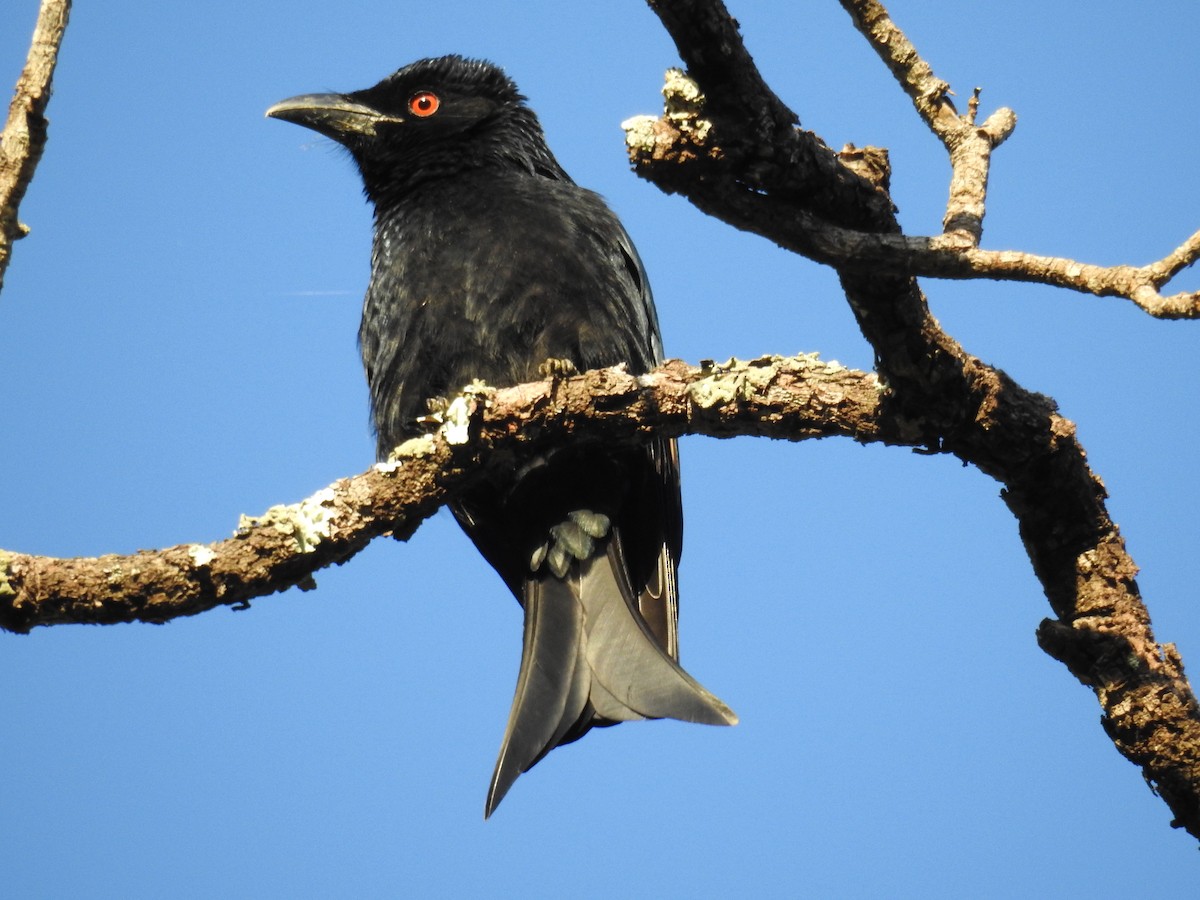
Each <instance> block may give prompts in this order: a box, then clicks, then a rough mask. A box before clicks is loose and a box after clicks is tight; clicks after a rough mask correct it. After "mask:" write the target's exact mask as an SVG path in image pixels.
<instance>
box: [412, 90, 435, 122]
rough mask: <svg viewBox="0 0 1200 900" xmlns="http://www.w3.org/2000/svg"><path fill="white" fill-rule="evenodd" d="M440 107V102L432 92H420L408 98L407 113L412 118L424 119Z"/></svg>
mask: <svg viewBox="0 0 1200 900" xmlns="http://www.w3.org/2000/svg"><path fill="white" fill-rule="evenodd" d="M441 105H442V101H441V100H439V99H438V95H437V94H435V93H433V91H421V92H420V93H419V94H413V95H412V97H410V98H409V101H408V111H409V112H411V113H412V114H413V115H414V116H419V117H420V118H422V119H424V118H426V117H427V116H432V115H433V114H434V113H435V112H437V111H438V107H439V106H441Z"/></svg>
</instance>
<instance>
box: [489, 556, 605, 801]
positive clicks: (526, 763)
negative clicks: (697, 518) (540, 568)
mask: <svg viewBox="0 0 1200 900" xmlns="http://www.w3.org/2000/svg"><path fill="white" fill-rule="evenodd" d="M583 626H584V623H583V609H582V607H580V605H579V604H578V603H577V602H575V600H574V598H573V594H572V592H571V591H570V590H569V588H568V587H567V585H566V584H565V583H564V582H561V581H558V580H557V579H554V578H546V579H542V580H539V581H531V582H530V583H529V585H527V588H526V592H525V639H524V642H523V644H522V648H521V672H520V675H519V676H518V677H517V690H516V693H515V694H514V695H513V704H512V710H511V712H510V713H509V716H508V726H507V727H506V728H505V731H504V741H503V743H502V744H501V747H500V756H499V758H498V759H497V760H496V769H495V772H494V773H493V774H492V783H491V787H490V788H489V789H488V796H487V803H486V805H485V807H484V814H483V815H484V818H485V819H486V818H488V817H489V816H491V814H492V811H493V810H495V808H496V807H497V806H498V805H499V803H500V801H501V800H503V799H504V795H505V794H507V793H508V789H509V788H511V787H512V786H513V782H515V781H516V780H517V776H519V775H520V774H521V773H522V772H524V771H526V770H527V769H529V767H530V766H532V765H533V764H534V763H535V762H537V761H538V760H539V759H541V758H542V756H544V755H545V754H546V753H547V752H548V751H549V750H551V749H553V748H554V747H556V746H558V744H559V743H561V742H562V739H563V737H564V735H565V734H566V733H567V732H568V731H569V730H570V728H571V727H572V726H573V725H574V724H575V723H576V722H577V721H578V720H579V718H580V716H581V715H582V714H583V710H584V707H585V706H586V705H587V698H588V686H589V681H590V680H589V676H588V664H587V659H586V658H585V657H584V654H583V653H582V650H583V641H584V637H583Z"/></svg>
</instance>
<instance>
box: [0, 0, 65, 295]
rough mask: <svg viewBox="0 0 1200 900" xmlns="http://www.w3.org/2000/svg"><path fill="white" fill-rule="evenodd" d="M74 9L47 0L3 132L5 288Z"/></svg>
mask: <svg viewBox="0 0 1200 900" xmlns="http://www.w3.org/2000/svg"><path fill="white" fill-rule="evenodd" d="M70 12H71V0H42V5H41V7H40V8H39V10H38V19H37V24H36V25H35V26H34V29H33V42H32V43H31V44H30V47H29V56H28V57H27V58H26V61H25V68H24V69H23V70H22V71H21V75H20V77H19V78H18V79H17V87H16V92H15V94H14V96H13V99H12V103H11V104H10V105H9V107H8V121H7V122H6V123H5V125H4V131H3V132H0V289H2V288H3V287H4V273H5V271H6V270H7V269H8V261H9V259H11V257H12V245H13V241H16V240H18V239H19V238H21V237H24V235H25V232H26V229H25V227H24V226H23V225H21V223H20V222H19V221H18V219H17V211H18V209H19V207H20V205H21V200H22V199H23V198H24V196H25V190H26V189H27V188H28V187H29V183H30V181H32V180H33V173H34V170H35V169H36V168H37V164H38V162H39V161H40V160H41V158H42V150H43V148H44V147H45V146H46V128H47V122H46V117H45V112H46V104H48V103H49V102H50V82H51V79H52V78H53V76H54V66H55V64H56V63H57V62H58V48H59V45H60V44H61V43H62V37H63V33H64V32H65V31H66V28H67V17H68V16H69V15H70Z"/></svg>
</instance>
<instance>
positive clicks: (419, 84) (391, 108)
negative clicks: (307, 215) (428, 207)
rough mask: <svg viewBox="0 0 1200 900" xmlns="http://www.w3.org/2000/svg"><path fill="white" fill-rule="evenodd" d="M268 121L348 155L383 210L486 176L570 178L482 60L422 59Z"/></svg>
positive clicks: (283, 109) (302, 101) (287, 104)
mask: <svg viewBox="0 0 1200 900" xmlns="http://www.w3.org/2000/svg"><path fill="white" fill-rule="evenodd" d="M267 115H268V116H270V117H271V118H275V119H283V120H285V121H288V122H295V123H296V124H297V125H303V126H305V127H306V128H311V129H313V130H314V131H317V132H320V133H321V134H323V135H325V136H326V137H330V138H332V139H333V140H335V141H337V142H338V143H339V144H341V145H342V146H344V147H345V148H346V149H347V150H349V151H350V154H351V156H353V157H354V160H355V162H357V163H358V167H359V169H360V170H361V172H362V175H363V181H364V183H365V186H366V190H367V194H368V195H369V196H371V198H372V199H373V200H375V201H376V202H378V201H379V200H380V199H382V198H381V193H383V192H389V191H394V190H403V189H405V188H409V187H412V186H414V185H416V184H419V183H420V182H422V181H426V180H429V179H432V178H439V177H444V176H446V175H447V174H457V173H460V172H463V171H466V170H469V169H473V168H479V167H485V166H495V167H500V168H515V169H517V170H520V171H525V172H528V173H530V174H535V175H543V176H545V177H550V178H565V177H566V175H565V173H563V171H562V169H561V168H560V167H559V165H558V163H557V162H556V161H555V160H554V157H553V155H552V154H551V153H550V151H549V149H548V148H547V147H546V142H545V138H544V137H543V135H542V129H541V126H540V125H539V124H538V121H537V116H535V115H534V113H533V111H532V110H531V109H529V107H528V106H526V105H525V98H524V97H523V96H522V95H521V93H520V92H519V91H518V90H517V86H516V85H515V84H514V83H513V81H512V79H511V78H509V77H508V76H507V75H506V74H505V73H504V71H503V70H502V69H500V68H499V67H498V66H495V65H493V64H492V63H489V62H485V61H482V60H474V59H466V58H464V57H461V56H442V57H437V58H434V59H422V60H419V61H417V62H414V63H411V64H410V65H407V66H405V67H404V68H402V69H400V70H398V71H397V72H395V73H394V74H392V75H390V76H388V77H387V78H385V79H384V80H383V81H381V82H379V83H378V84H376V85H375V86H374V87H369V88H366V89H365V90H361V91H352V92H351V93H348V94H301V95H300V96H297V97H290V98H288V99H287V100H283V101H282V102H280V103H276V104H275V105H274V106H272V107H271V108H270V109H268V110H267Z"/></svg>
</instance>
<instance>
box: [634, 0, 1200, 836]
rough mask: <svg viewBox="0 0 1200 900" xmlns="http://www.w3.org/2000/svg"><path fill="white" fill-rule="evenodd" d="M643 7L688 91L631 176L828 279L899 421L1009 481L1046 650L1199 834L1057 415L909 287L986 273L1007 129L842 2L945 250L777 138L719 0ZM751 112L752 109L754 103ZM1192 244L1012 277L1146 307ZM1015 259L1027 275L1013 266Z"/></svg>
mask: <svg viewBox="0 0 1200 900" xmlns="http://www.w3.org/2000/svg"><path fill="white" fill-rule="evenodd" d="M649 2H650V6H651V8H653V9H654V11H655V12H657V13H658V14H659V17H660V18H661V19H662V21H663V24H664V25H665V26H666V27H667V30H668V31H669V32H670V33H671V35H672V37H673V38H674V39H675V43H676V47H677V49H678V51H679V54H680V57H681V58H682V59H683V61H684V63H685V64H686V66H687V70H688V71H687V76H688V77H683V76H681V74H680V73H671V74H670V75H669V76H668V89H667V92H666V93H667V107H666V111H665V113H664V115H663V117H662V118H660V119H657V120H649V119H645V118H643V119H638V120H632V121H631V122H630V123H627V131H628V135H629V137H628V144H629V149H630V157H631V159H632V161H633V164H634V168H635V171H637V173H638V174H639V175H641V176H642V177H644V178H646V179H648V180H650V181H652V182H653V183H655V184H657V185H658V186H659V187H661V188H662V189H663V190H666V191H669V192H673V193H680V194H683V195H684V196H686V197H687V198H688V199H689V200H690V201H692V202H693V203H694V204H695V205H696V206H698V207H699V208H700V209H702V210H703V211H704V212H706V213H708V214H710V215H713V216H716V217H717V218H720V219H723V220H724V221H726V222H728V223H729V224H731V225H734V226H736V227H739V228H743V229H746V230H749V231H753V232H756V233H758V234H761V235H763V236H765V237H768V238H770V239H771V240H773V241H775V242H776V243H778V244H780V245H781V246H784V247H787V248H789V249H792V250H795V251H796V252H799V253H802V254H804V255H807V256H810V257H812V258H814V259H817V260H819V261H822V262H827V263H829V264H831V265H833V266H834V267H835V268H836V269H837V271H838V273H839V275H840V278H841V283H842V286H843V287H844V289H845V291H846V297H847V300H848V301H849V303H850V307H851V309H852V310H853V311H854V314H855V316H856V318H857V320H858V324H859V327H860V329H861V331H862V333H863V336H864V337H865V338H866V339H867V340H868V341H869V342H870V343H871V346H872V347H873V348H874V350H875V354H876V359H877V361H878V370H877V371H878V374H879V376H880V379H881V381H882V382H883V383H885V384H886V385H887V386H888V388H889V399H890V402H891V403H892V404H894V410H895V412H896V414H897V415H898V416H900V417H901V418H903V420H904V421H906V422H910V423H914V425H915V426H916V427H915V431H917V432H920V433H922V434H923V435H924V436H925V440H927V441H928V442H929V446H930V447H931V449H936V450H938V451H941V452H948V453H953V454H954V455H955V456H957V457H959V458H960V459H962V460H963V461H964V462H968V463H970V464H972V465H975V466H976V467H978V468H979V469H980V470H981V471H983V472H985V473H987V474H988V475H990V476H992V477H993V478H995V479H996V480H998V481H1000V482H1001V483H1002V484H1003V485H1004V492H1003V495H1004V499H1005V502H1006V503H1007V504H1008V507H1009V509H1011V510H1012V512H1013V514H1014V515H1015V516H1016V518H1017V521H1018V525H1019V528H1020V532H1021V537H1022V540H1023V541H1024V544H1025V548H1026V550H1027V552H1028V554H1029V558H1030V560H1031V562H1032V564H1033V568H1034V571H1035V573H1036V574H1037V577H1038V578H1039V579H1040V581H1041V583H1042V586H1043V588H1044V590H1045V592H1046V597H1047V599H1048V600H1049V601H1050V606H1051V608H1052V609H1053V611H1054V614H1055V615H1056V616H1057V619H1056V620H1050V621H1047V622H1044V623H1043V624H1042V626H1041V628H1040V630H1039V640H1040V643H1041V645H1042V646H1043V647H1044V648H1045V649H1046V650H1047V652H1049V653H1051V655H1053V656H1054V657H1055V658H1057V659H1059V660H1061V661H1063V662H1064V663H1065V664H1066V665H1067V666H1068V668H1069V669H1070V671H1071V672H1072V674H1074V675H1075V676H1076V677H1077V678H1078V679H1079V680H1080V681H1082V682H1083V683H1084V684H1087V685H1089V686H1090V687H1092V688H1093V689H1094V690H1095V693H1096V697H1097V699H1098V700H1099V701H1100V705H1101V708H1102V709H1103V711H1104V719H1103V721H1104V727H1105V730H1106V731H1107V733H1108V735H1109V737H1111V738H1112V740H1113V742H1114V743H1115V744H1116V746H1117V749H1118V750H1120V752H1121V753H1122V754H1124V755H1125V756H1126V757H1127V758H1128V759H1129V760H1131V761H1132V762H1134V763H1136V764H1137V765H1139V766H1141V767H1142V771H1143V774H1144V776H1145V778H1146V780H1147V782H1148V783H1150V784H1151V785H1152V786H1153V787H1154V788H1155V789H1156V790H1157V791H1158V792H1159V794H1161V795H1162V797H1163V799H1164V800H1166V802H1167V804H1168V805H1169V806H1170V807H1171V809H1172V811H1173V812H1174V814H1175V820H1174V822H1173V824H1174V825H1176V826H1179V827H1184V828H1187V829H1188V831H1189V832H1191V834H1193V835H1194V836H1197V837H1200V799H1198V798H1200V709H1198V707H1197V703H1196V699H1195V696H1194V695H1193V693H1192V691H1191V687H1190V686H1189V684H1188V682H1187V680H1186V678H1185V677H1184V674H1183V667H1182V664H1181V662H1180V660H1179V657H1178V654H1177V653H1176V652H1175V650H1174V648H1173V647H1172V646H1170V645H1167V646H1165V647H1163V646H1160V645H1159V644H1158V643H1157V642H1156V641H1155V638H1154V635H1153V632H1152V631H1151V629H1150V617H1149V614H1148V613H1147V611H1146V608H1145V606H1144V605H1143V604H1142V601H1141V598H1140V596H1139V594H1138V589H1137V583H1136V581H1135V580H1134V575H1135V573H1136V571H1137V569H1136V566H1135V565H1134V563H1133V561H1132V559H1130V557H1129V555H1128V554H1127V552H1126V550H1125V544H1124V541H1123V540H1122V538H1121V535H1120V532H1119V531H1118V529H1117V527H1116V525H1115V524H1114V523H1113V521H1112V519H1111V518H1110V517H1109V515H1108V511H1107V509H1106V507H1105V502H1104V501H1105V498H1106V494H1105V490H1104V485H1103V484H1102V483H1101V481H1100V479H1099V478H1098V477H1097V476H1096V475H1094V474H1093V473H1092V472H1091V470H1090V469H1089V468H1088V465H1087V456H1086V454H1085V453H1084V450H1083V448H1082V447H1081V446H1080V445H1079V443H1078V441H1077V440H1076V438H1075V429H1074V426H1073V425H1072V424H1071V423H1070V422H1068V421H1067V420H1066V419H1064V418H1062V417H1061V416H1060V415H1059V414H1058V412H1057V410H1056V407H1055V404H1054V402H1053V401H1052V400H1050V399H1049V398H1047V397H1043V396H1041V395H1038V394H1035V393H1032V392H1030V391H1027V390H1025V389H1024V388H1022V387H1021V386H1020V385H1018V384H1016V383H1015V382H1014V381H1013V380H1012V379H1011V378H1009V377H1008V376H1007V375H1005V374H1004V373H1003V372H1002V371H1000V370H998V369H994V368H992V367H989V366H987V365H985V364H984V363H982V362H981V361H980V360H979V359H977V358H975V357H974V356H972V355H970V354H969V353H967V352H966V351H965V350H964V349H963V348H962V347H961V346H959V345H958V343H957V342H956V341H954V340H953V339H952V338H951V337H950V336H949V335H947V334H946V333H945V332H944V331H942V329H941V327H940V326H939V325H938V323H937V321H936V320H935V319H934V318H933V316H932V315H931V314H930V312H929V309H928V306H927V305H926V303H925V298H924V296H923V295H922V293H921V291H920V289H919V288H918V286H917V284H916V282H915V281H914V280H913V278H912V277H911V273H912V272H914V271H918V270H921V269H922V265H923V264H924V263H926V262H928V260H929V259H930V258H934V257H936V258H942V257H944V258H945V259H947V260H957V262H956V263H955V265H957V266H961V267H962V268H963V270H964V271H965V270H968V269H970V267H971V265H972V262H971V259H972V255H971V254H972V253H974V254H976V257H975V258H976V259H978V254H980V253H982V252H983V251H978V250H973V249H972V244H973V243H974V242H976V241H977V240H978V238H979V235H980V234H981V233H982V217H983V205H982V204H983V197H984V187H985V185H986V168H987V167H986V162H987V158H988V157H987V152H990V149H991V148H992V147H994V146H996V145H997V144H998V143H999V142H1000V140H1002V139H1003V137H1004V136H1006V135H1007V133H1008V132H1009V131H1011V127H1012V124H1013V123H1015V118H1014V117H1012V115H1011V114H1010V113H1008V112H1007V111H1002V112H1003V113H1004V114H1001V115H999V116H998V117H994V118H993V119H990V120H989V122H990V123H991V124H987V123H985V126H982V127H980V128H976V127H975V126H974V115H975V107H976V104H975V103H972V108H971V110H970V112H969V114H968V116H967V117H965V118H959V117H958V116H957V114H956V113H955V112H954V111H953V108H952V107H949V106H948V103H947V102H946V101H945V100H944V93H945V85H944V84H943V83H941V82H937V81H936V79H934V78H933V75H932V72H931V71H930V70H929V69H928V66H926V65H925V64H924V63H923V62H921V61H920V57H919V56H917V55H916V52H915V50H912V51H911V52H908V50H911V47H910V46H908V45H907V41H904V42H903V45H904V46H901V44H900V42H899V40H898V39H897V38H896V37H895V35H894V34H890V33H887V32H888V26H889V25H890V23H889V22H887V21H886V13H885V12H884V11H883V10H882V7H881V6H880V5H879V4H878V3H876V2H874V0H844V2H843V5H844V6H845V7H846V8H847V10H848V11H850V13H851V15H852V17H853V18H854V20H855V22H856V24H857V25H858V26H859V27H860V29H862V30H863V31H864V33H867V34H868V37H869V38H870V39H871V40H872V42H873V44H875V45H877V46H878V45H881V44H883V45H887V46H888V47H889V48H890V49H887V48H883V49H881V55H883V56H884V58H885V61H886V62H888V65H889V67H890V68H891V69H892V71H893V72H894V73H895V74H896V75H897V77H898V78H899V79H900V80H901V83H902V85H903V86H904V87H905V89H906V90H907V91H908V92H909V93H910V96H912V97H913V100H914V105H915V106H916V107H917V109H918V111H919V112H920V113H921V114H922V116H923V117H924V118H925V119H926V121H927V123H929V124H930V126H931V128H933V130H934V131H935V133H937V134H939V136H941V137H943V142H944V143H945V144H946V146H947V150H948V152H950V154H951V158H952V159H953V160H954V161H955V179H956V185H957V186H956V187H952V190H951V200H950V206H949V207H948V211H947V217H946V222H947V229H948V230H951V227H952V226H954V227H955V228H956V229H957V230H958V231H959V232H963V233H959V234H955V235H946V236H944V237H945V238H951V240H943V241H942V243H941V244H938V243H936V241H937V239H912V238H905V237H903V236H902V235H900V234H899V226H898V224H897V222H896V220H895V218H894V216H893V213H892V205H891V203H890V201H888V200H887V193H886V192H887V170H886V165H880V164H879V162H878V161H879V160H881V159H882V158H883V157H882V155H880V154H878V153H876V154H875V156H874V159H875V160H876V165H875V166H874V167H864V166H863V165H862V164H861V161H862V157H861V154H843V155H842V156H840V157H839V156H837V155H834V154H831V153H829V152H828V151H827V149H826V148H824V145H823V144H821V143H820V142H819V139H817V138H815V137H814V136H812V135H810V134H808V133H806V132H803V131H801V130H799V129H798V128H788V127H786V117H785V116H784V115H782V114H781V113H780V112H779V111H780V110H782V109H784V107H783V106H782V104H781V103H779V102H778V101H777V100H775V98H774V95H773V94H771V92H770V90H769V88H767V87H766V86H765V85H763V84H762V82H761V79H759V78H758V76H757V73H756V72H754V73H752V72H750V71H748V70H752V69H753V68H754V63H753V61H752V60H751V59H750V57H749V54H748V53H747V52H746V50H745V48H744V46H743V45H742V43H741V40H740V37H739V35H738V34H737V29H736V23H735V22H734V21H733V19H732V18H731V17H730V16H729V14H728V13H727V12H726V10H725V8H724V6H723V5H722V4H721V3H720V2H719V0H649ZM881 29H882V30H883V33H884V36H883V37H879V36H878V35H879V34H880V33H881V32H880V30H881ZM872 35H876V36H874V37H873V36H872ZM905 46H908V50H906V49H905ZM672 85H675V87H674V88H672ZM729 85H737V86H738V87H737V90H738V91H739V92H740V95H741V97H742V99H743V101H744V102H742V103H741V104H735V103H723V102H720V101H719V98H720V97H721V96H722V95H723V93H724V92H726V91H727V90H728V86H729ZM672 94H674V95H675V97H673V96H672ZM676 97H683V98H685V99H686V103H682V102H679V101H678V100H677V99H676ZM747 97H751V98H752V100H751V101H750V102H745V101H746V98H747ZM706 98H707V101H708V102H706ZM764 123H767V124H764ZM989 128H990V129H992V132H991V133H990V134H988V133H986V131H987V129H989ZM979 132H985V133H983V134H982V135H981V134H979ZM962 141H976V142H984V143H986V144H988V146H987V152H982V150H978V151H976V152H974V153H970V154H965V156H964V155H963V154H961V153H960V152H959V151H958V149H957V148H958V147H960V146H961V142H962ZM754 142H759V144H758V145H755V143H754ZM956 154H958V157H957V158H956ZM778 161H785V163H784V165H785V168H783V169H781V168H779V167H778V166H777V165H775V163H776V162H778ZM964 166H965V167H966V169H965V171H960V169H963V167H964ZM972 184H974V187H971V186H970V185H972ZM799 185H802V186H803V189H802V190H798V189H797V186H799ZM956 223H957V224H956ZM964 223H965V225H964ZM912 242H917V243H921V242H924V243H925V245H926V246H927V247H929V246H934V247H938V248H939V249H938V250H936V251H929V252H928V253H927V254H926V255H925V256H922V255H921V254H920V253H917V254H904V253H902V252H900V251H901V250H902V248H904V247H905V246H906V245H909V244H910V243H912ZM1197 243H1200V238H1198V237H1197V236H1193V238H1191V239H1190V240H1189V241H1188V242H1187V243H1185V245H1184V246H1183V247H1181V248H1179V249H1178V250H1176V251H1174V252H1173V253H1172V254H1171V255H1169V256H1168V257H1167V258H1166V260H1164V261H1162V262H1160V263H1158V264H1154V265H1152V266H1149V267H1145V268H1144V269H1141V270H1135V269H1132V268H1129V267H1125V268H1123V269H1121V270H1120V272H1117V270H1099V269H1098V267H1083V266H1080V265H1079V264H1077V263H1067V264H1066V265H1064V266H1061V267H1056V266H1050V267H1042V266H1036V265H1025V266H1024V267H1023V268H1020V275H1019V276H1018V277H1021V278H1023V279H1027V280H1041V279H1042V278H1043V277H1045V273H1046V271H1047V269H1053V270H1056V271H1058V272H1060V274H1062V275H1063V276H1064V277H1065V278H1067V279H1086V278H1088V277H1090V276H1092V275H1095V276H1097V277H1100V278H1101V279H1102V278H1103V277H1109V278H1110V279H1112V280H1111V281H1110V283H1109V288H1111V290H1109V289H1103V290H1094V292H1096V293H1106V292H1111V293H1119V292H1120V291H1118V290H1117V289H1116V287H1115V281H1116V279H1117V278H1118V276H1121V277H1127V278H1129V279H1131V284H1132V283H1137V282H1138V279H1139V278H1140V279H1142V281H1141V283H1140V285H1139V286H1137V287H1134V288H1132V289H1131V290H1130V294H1138V293H1140V295H1141V296H1142V297H1143V299H1146V293H1147V291H1150V292H1153V291H1154V290H1155V289H1156V288H1157V287H1158V286H1159V285H1160V284H1161V283H1163V281H1165V280H1166V279H1165V278H1163V280H1162V281H1159V280H1157V279H1159V278H1160V277H1162V276H1163V275H1165V274H1166V272H1168V271H1170V272H1171V273H1172V274H1173V273H1174V272H1177V271H1179V269H1180V268H1182V266H1183V265H1187V264H1190V260H1194V258H1195V255H1194V254H1195V252H1196V250H1197V247H1196V245H1197ZM955 244H957V245H958V248H957V249H955ZM864 247H865V248H867V252H865V253H864V252H862V251H863V249H864ZM883 247H891V248H893V249H895V250H897V260H895V261H894V262H896V263H898V264H890V265H881V264H879V263H880V258H879V256H878V252H877V251H878V250H879V249H880V248H883ZM871 248H874V251H875V252H872V249H871ZM929 253H932V254H933V256H932V257H931V256H929ZM1015 256H1019V254H1014V257H1015ZM1185 259H1186V260H1189V262H1182V261H1183V260H1185ZM1011 261H1012V262H1013V263H1014V268H1018V266H1017V265H1016V264H1017V263H1018V262H1019V260H1016V259H1013V260H1011ZM1025 262H1026V263H1028V260H1025ZM1064 262H1065V261H1064ZM1089 268H1090V269H1091V270H1092V271H1090V272H1089V271H1088V270H1089ZM934 274H936V273H934ZM1047 280H1050V279H1047ZM1082 284H1083V281H1082V280H1081V281H1077V282H1076V283H1072V284H1064V286H1072V287H1077V288H1080V287H1081V285H1082ZM1087 289H1091V288H1087ZM1170 299H1171V298H1167V300H1170ZM1191 304H1192V305H1191V306H1190V307H1188V309H1190V310H1191V312H1189V313H1187V314H1188V315H1194V314H1195V309H1194V307H1195V298H1194V297H1193V298H1192V301H1191ZM1168 305H1169V304H1168ZM1185 305H1186V304H1185ZM1175 311H1176V312H1179V311H1180V310H1179V309H1178V308H1176V309H1175Z"/></svg>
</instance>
